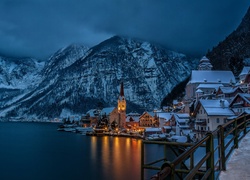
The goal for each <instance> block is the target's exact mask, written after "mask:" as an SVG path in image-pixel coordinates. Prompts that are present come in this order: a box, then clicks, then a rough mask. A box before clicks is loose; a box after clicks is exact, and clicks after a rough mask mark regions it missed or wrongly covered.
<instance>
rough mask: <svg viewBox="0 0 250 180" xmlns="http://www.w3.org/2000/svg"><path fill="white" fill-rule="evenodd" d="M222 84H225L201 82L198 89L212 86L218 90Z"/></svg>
mask: <svg viewBox="0 0 250 180" xmlns="http://www.w3.org/2000/svg"><path fill="white" fill-rule="evenodd" d="M221 86H223V84H199V86H198V87H197V88H196V89H202V88H211V89H216V90H217V89H218V88H219V87H221Z"/></svg>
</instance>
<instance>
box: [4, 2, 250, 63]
mask: <svg viewBox="0 0 250 180" xmlns="http://www.w3.org/2000/svg"><path fill="white" fill-rule="evenodd" d="M249 6H250V1H249V0H1V1H0V53H1V54H4V55H7V56H17V57H21V56H30V57H35V58H40V59H45V58H47V57H48V56H50V55H51V54H52V53H54V52H55V51H57V50H58V49H60V48H62V47H65V46H67V45H69V44H72V43H81V44H84V45H86V46H89V47H92V46H94V45H96V44H98V43H100V42H101V41H103V40H105V39H108V38H110V37H112V36H114V35H123V36H129V37H136V38H139V39H142V40H146V41H150V42H154V43H158V44H161V45H164V46H165V47H168V48H170V49H172V50H175V51H178V52H184V53H189V54H194V53H197V54H205V53H206V52H207V50H208V49H211V48H212V47H213V46H216V45H217V44H218V43H219V42H220V41H222V40H224V38H225V37H226V36H227V35H229V34H230V33H231V32H232V31H233V30H235V29H236V28H237V26H238V25H239V23H240V22H241V20H242V18H243V16H244V15H245V13H246V11H247V9H248V7H249Z"/></svg>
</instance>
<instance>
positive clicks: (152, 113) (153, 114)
mask: <svg viewBox="0 0 250 180" xmlns="http://www.w3.org/2000/svg"><path fill="white" fill-rule="evenodd" d="M146 113H148V114H149V115H150V116H152V117H154V116H155V113H154V112H152V111H151V112H148V111H145V112H144V113H143V114H142V115H141V116H143V115H144V114H146ZM141 116H140V117H141Z"/></svg>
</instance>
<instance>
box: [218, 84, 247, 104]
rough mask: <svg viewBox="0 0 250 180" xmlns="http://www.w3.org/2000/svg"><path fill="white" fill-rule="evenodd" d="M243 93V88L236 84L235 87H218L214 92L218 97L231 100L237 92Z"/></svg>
mask: <svg viewBox="0 0 250 180" xmlns="http://www.w3.org/2000/svg"><path fill="white" fill-rule="evenodd" d="M238 93H243V90H242V89H241V88H240V87H238V86H236V87H219V89H218V91H217V92H216V96H217V97H218V98H219V97H221V98H224V99H226V100H228V102H231V101H232V99H233V98H234V97H235V96H236V95H237V94H238Z"/></svg>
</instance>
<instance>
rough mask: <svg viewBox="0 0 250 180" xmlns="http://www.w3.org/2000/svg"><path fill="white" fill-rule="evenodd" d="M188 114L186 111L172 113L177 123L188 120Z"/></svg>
mask: <svg viewBox="0 0 250 180" xmlns="http://www.w3.org/2000/svg"><path fill="white" fill-rule="evenodd" d="M189 117H190V116H189V114H187V113H176V114H174V118H175V120H176V121H177V123H186V121H188V120H189Z"/></svg>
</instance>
